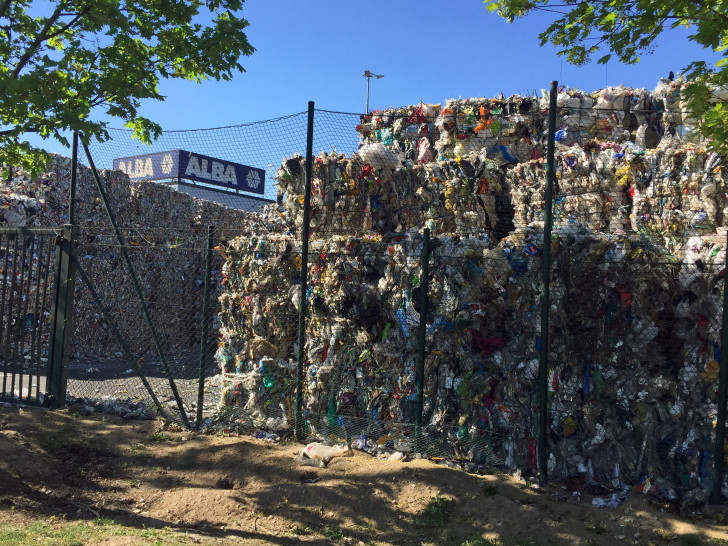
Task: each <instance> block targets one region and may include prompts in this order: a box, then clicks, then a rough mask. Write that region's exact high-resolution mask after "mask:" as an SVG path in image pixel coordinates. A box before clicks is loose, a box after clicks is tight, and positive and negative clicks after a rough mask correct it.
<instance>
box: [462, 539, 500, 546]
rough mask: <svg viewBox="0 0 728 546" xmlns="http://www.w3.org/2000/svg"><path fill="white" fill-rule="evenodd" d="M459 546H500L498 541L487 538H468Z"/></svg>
mask: <svg viewBox="0 0 728 546" xmlns="http://www.w3.org/2000/svg"><path fill="white" fill-rule="evenodd" d="M460 546H501V543H500V541H498V540H491V539H489V538H481V537H477V538H470V539H468V540H466V541H465V542H462V543H461V544H460Z"/></svg>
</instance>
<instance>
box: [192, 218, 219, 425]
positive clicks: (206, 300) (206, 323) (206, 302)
mask: <svg viewBox="0 0 728 546" xmlns="http://www.w3.org/2000/svg"><path fill="white" fill-rule="evenodd" d="M214 231H215V229H214V228H213V227H212V226H207V255H206V256H205V288H204V290H205V292H204V294H203V296H202V337H201V339H200V376H199V380H198V384H197V423H196V425H197V430H200V427H201V426H202V405H203V403H204V401H205V369H206V368H207V354H208V349H209V346H210V340H209V339H208V338H209V336H210V320H209V319H210V317H209V314H210V284H211V282H210V281H211V277H212V244H213V243H212V240H213V239H212V238H213V233H214Z"/></svg>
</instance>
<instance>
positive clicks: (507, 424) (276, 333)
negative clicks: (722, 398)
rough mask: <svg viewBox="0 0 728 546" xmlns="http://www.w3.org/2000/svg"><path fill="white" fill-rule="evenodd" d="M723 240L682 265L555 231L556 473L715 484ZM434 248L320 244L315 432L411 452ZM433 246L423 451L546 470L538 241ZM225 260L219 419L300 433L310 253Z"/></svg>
mask: <svg viewBox="0 0 728 546" xmlns="http://www.w3.org/2000/svg"><path fill="white" fill-rule="evenodd" d="M721 237H722V238H723V239H724V238H725V231H723V233H721V234H720V235H716V237H715V242H714V244H715V246H714V247H713V249H712V250H705V251H702V254H701V253H697V254H696V255H695V256H693V258H692V261H690V262H680V261H677V260H675V259H674V258H672V257H670V256H669V255H667V254H666V253H665V252H664V251H663V250H662V249H660V248H658V247H655V246H653V245H651V243H649V241H647V240H645V239H639V238H628V237H621V238H610V237H607V236H606V235H603V234H598V233H595V232H593V231H590V230H587V229H585V228H583V227H579V228H577V227H570V228H569V227H567V228H561V229H557V230H556V232H555V234H554V238H553V240H552V251H553V263H554V265H553V267H554V274H553V280H552V287H551V293H552V300H551V305H552V309H553V310H554V311H553V312H552V314H551V317H550V323H549V330H550V337H551V342H550V345H549V347H550V351H549V361H550V371H549V399H550V402H549V408H548V419H549V422H548V428H549V431H550V438H551V448H550V453H551V456H550V460H549V464H550V470H551V472H552V475H553V476H554V477H562V478H563V477H566V476H570V475H580V474H581V475H585V476H588V477H589V478H590V479H594V480H599V481H605V480H606V481H612V480H616V481H619V480H622V481H623V482H624V483H637V482H638V481H639V480H640V479H641V478H644V477H645V476H650V475H652V476H653V478H659V479H660V480H661V482H660V483H661V484H662V485H663V487H664V488H665V490H669V489H674V488H677V487H686V486H688V485H690V486H692V485H697V484H698V483H702V484H705V483H706V481H707V480H708V479H709V476H708V474H706V472H707V471H706V469H705V468H704V466H705V465H704V459H705V457H706V448H707V449H708V452H709V446H711V445H712V444H710V441H711V440H710V439H711V435H712V433H713V427H714V425H713V420H714V419H715V414H716V405H715V392H716V389H717V369H718V367H717V360H716V359H717V353H716V347H717V346H718V343H719V339H720V320H719V317H720V313H721V302H722V299H721V298H722V295H721V289H722V277H721V276H720V274H719V273H720V269H722V267H723V266H722V263H723V261H724V259H725V252H724V250H723V249H722V246H721V247H720V250H718V251H717V252H715V253H714V252H713V251H715V250H716V248H718V246H719V243H718V241H719V240H720V239H721ZM421 240H422V238H421V235H420V234H419V233H418V232H417V231H415V230H412V231H410V232H407V233H404V234H397V235H395V234H391V235H390V236H388V237H386V236H385V237H380V236H370V237H362V238H357V237H341V236H338V237H334V238H332V239H329V240H327V241H322V240H318V241H314V242H313V243H312V250H311V256H310V258H311V262H310V266H309V279H310V289H309V292H308V295H307V301H308V305H309V308H310V316H309V318H308V320H307V322H306V330H305V337H306V346H305V350H304V358H305V362H306V375H305V383H304V400H305V406H304V407H305V412H304V417H305V420H306V430H307V432H308V433H309V434H310V435H312V436H313V437H325V438H326V437H328V438H336V439H345V440H347V441H349V442H351V443H353V444H354V445H357V446H360V447H361V446H362V445H367V442H368V445H369V449H377V448H384V447H385V446H388V447H390V448H392V449H397V450H402V451H410V452H411V451H412V450H413V447H414V446H413V441H414V416H415V407H416V405H415V370H416V362H417V357H418V347H417V328H418V326H419V321H420V312H421V309H419V307H418V297H417V295H418V290H420V289H421V288H422V287H421V286H420V267H421V263H420V255H421V244H422V243H421ZM433 243H434V250H433V253H432V263H431V277H430V282H429V285H428V294H429V300H430V304H429V307H428V313H427V320H426V323H427V330H426V332H427V334H426V349H425V350H426V359H425V385H424V393H425V396H424V400H425V404H424V413H423V424H424V425H423V431H424V437H425V440H424V449H423V450H424V452H426V453H427V454H429V455H433V456H445V457H452V458H462V459H467V460H470V461H473V462H475V463H490V464H501V465H505V466H507V467H510V468H521V469H523V470H524V471H531V472H535V471H536V446H537V443H536V438H537V436H538V433H537V423H538V419H540V418H541V416H542V415H543V409H542V408H541V407H540V404H539V401H538V397H537V383H536V382H537V376H538V361H539V351H540V339H541V323H540V303H539V299H538V298H539V291H538V284H539V280H540V276H541V259H542V251H543V238H542V234H541V233H540V231H538V230H533V229H529V228H521V229H518V230H516V231H514V233H512V234H511V235H509V236H508V237H506V238H504V239H503V240H502V241H501V242H500V243H499V244H498V245H497V246H496V247H494V248H489V247H488V244H487V243H486V242H485V241H484V240H476V239H463V238H458V237H450V236H440V237H437V238H436V239H435V240H434V241H433ZM225 253H226V255H227V257H228V261H227V262H226V266H225V275H226V278H227V282H226V285H225V286H226V293H225V294H224V295H223V297H222V302H223V303H222V307H223V311H222V314H221V321H222V327H221V343H220V347H219V349H218V353H217V359H218V362H219V363H220V365H221V367H222V370H223V372H224V374H225V378H226V383H225V384H226V389H225V390H224V394H223V404H224V406H226V407H227V408H228V410H229V411H231V412H235V411H237V412H238V415H239V418H240V419H241V420H242V421H244V422H245V423H247V424H248V425H249V426H252V427H261V428H264V429H268V430H273V431H281V430H286V429H290V427H292V424H293V405H294V400H295V374H296V356H297V345H296V343H297V333H296V328H295V326H294V324H295V319H296V317H297V315H298V311H297V305H298V287H299V282H300V248H298V246H297V244H296V242H295V241H294V240H292V239H291V238H290V237H271V238H260V239H257V240H256V239H253V240H251V239H248V238H240V239H236V240H234V241H231V242H230V243H229V244H228V246H227V247H226V248H225ZM707 256H711V258H710V260H707V259H706V258H707ZM701 259H702V260H705V261H704V263H703V265H702V266H700V267H697V266H696V265H695V263H696V262H697V261H699V260H701Z"/></svg>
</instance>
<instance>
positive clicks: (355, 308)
mask: <svg viewBox="0 0 728 546" xmlns="http://www.w3.org/2000/svg"><path fill="white" fill-rule="evenodd" d="M678 91H679V88H678V87H676V86H675V85H673V84H671V83H664V84H662V87H661V88H659V89H657V90H655V91H654V92H646V91H644V90H629V89H626V88H610V89H607V90H603V91H601V92H599V93H596V94H584V93H580V92H578V91H573V90H560V91H559V93H558V97H556V104H557V107H556V112H555V121H556V129H557V130H556V131H555V135H554V138H553V140H552V142H554V145H555V159H554V164H553V165H554V168H553V184H554V188H553V202H552V205H553V214H552V219H551V228H552V231H551V235H550V239H547V240H544V232H545V231H546V230H545V227H546V225H545V224H546V222H547V219H548V218H547V213H546V211H545V208H546V207H545V204H546V203H545V197H544V196H545V194H546V181H547V164H546V150H547V145H548V143H549V140H550V139H549V138H548V134H547V121H548V116H549V114H552V113H553V111H552V109H551V108H550V107H549V98H550V97H548V96H544V97H541V98H537V97H520V96H515V97H499V98H495V99H467V100H457V101H448V102H447V103H446V104H445V105H442V106H441V105H425V104H420V105H416V106H411V107H406V108H400V109H390V110H386V111H378V112H372V113H368V114H365V115H360V114H348V113H338V112H330V111H324V110H315V111H311V112H310V113H309V116H311V117H308V116H307V115H306V114H296V115H293V116H289V117H286V118H280V119H278V120H272V121H269V122H262V123H259V124H250V125H244V126H236V127H228V128H223V129H220V130H209V131H208V130H204V131H178V132H168V133H165V134H164V136H163V137H162V139H161V140H160V141H158V142H157V143H155V145H154V146H153V147H152V148H149V147H139V146H138V145H136V144H132V141H131V140H128V138H127V137H128V133H122V132H118V133H117V132H113V133H112V135H113V137H114V138H113V139H112V140H111V141H110V142H106V143H96V144H92V145H91V155H92V156H93V159H94V162H95V163H97V164H98V165H100V166H102V167H109V166H111V165H113V164H114V160H116V159H119V158H132V157H135V156H136V157H148V156H149V154H152V153H154V154H157V153H162V152H164V153H165V154H166V153H168V152H170V151H175V150H176V151H180V150H187V151H186V152H185V153H186V154H187V156H188V158H191V157H192V156H193V155H194V154H198V155H200V157H202V155H201V154H204V155H205V157H207V158H208V160H206V161H207V163H205V164H204V165H205V168H204V169H203V168H202V166H203V163H202V160H200V161H199V163H197V164H196V165H197V166H196V167H194V168H193V171H194V172H193V175H194V174H198V173H199V172H206V173H207V174H208V175H209V180H213V178H214V177H213V172H217V173H218V174H220V173H223V174H224V172H226V171H225V169H226V167H225V166H224V162H235V163H241V164H246V165H249V166H251V167H256V168H258V169H262V170H264V171H265V190H264V192H263V194H262V195H263V197H264V198H267V199H269V200H270V202H269V203H266V204H262V201H261V200H260V199H257V200H255V199H252V200H251V198H250V195H249V194H242V193H240V192H239V191H238V192H236V191H234V190H233V191H230V188H227V189H226V190H225V191H221V190H220V189H219V188H217V189H216V188H214V187H213V185H212V184H209V183H205V182H200V181H199V180H193V182H190V183H187V185H185V183H184V182H183V180H182V179H183V178H184V177H182V176H177V177H171V178H170V179H169V180H166V181H165V180H161V181H157V182H148V181H144V180H145V177H146V178H147V179H148V178H149V172H154V171H155V169H157V164H156V163H153V162H152V163H150V166H146V163H145V162H142V163H140V164H139V168H137V166H136V165H137V164H136V163H133V165H131V166H130V165H129V164H128V163H127V164H126V166H125V167H124V168H125V169H126V171H127V174H129V173H131V174H129V176H130V177H131V178H132V179H133V178H135V177H136V178H138V181H136V182H131V183H130V182H129V181H128V179H127V177H126V176H124V175H121V174H119V173H118V172H104V174H103V177H104V181H103V184H104V186H105V187H106V188H107V192H108V194H109V199H108V200H109V203H110V206H109V209H110V210H111V212H112V214H114V215H115V217H116V219H117V223H118V226H119V233H116V232H115V231H114V230H113V229H112V226H111V224H110V223H109V219H108V218H107V213H106V210H105V208H104V205H103V203H101V202H99V199H98V193H97V192H96V191H95V188H94V186H93V183H92V182H93V181H92V179H91V176H90V174H89V173H88V172H86V171H85V170H83V169H82V175H81V177H80V179H79V180H80V181H79V191H78V195H79V199H78V206H79V212H78V218H79V221H78V227H77V231H76V237H77V241H76V246H75V248H74V255H75V259H76V263H77V266H78V267H79V268H80V270H83V271H85V272H86V276H87V277H88V279H87V280H84V282H83V283H81V282H79V281H78V280H77V295H76V296H77V297H76V307H75V312H76V313H77V315H78V316H79V317H83V319H82V320H79V321H77V323H76V327H75V332H74V345H73V347H74V349H73V354H74V355H75V356H76V358H75V359H73V360H72V365H71V366H72V373H71V381H70V383H69V393H71V394H74V393H75V395H76V396H78V395H84V396H102V397H118V396H121V395H124V396H126V395H129V396H139V397H150V396H152V393H155V395H157V396H159V398H160V399H161V401H162V405H164V406H165V407H166V411H176V412H177V418H180V417H181V414H180V413H179V410H180V407H182V408H184V409H183V412H184V414H185V415H186V416H187V417H188V418H189V419H190V420H195V418H196V415H195V410H196V409H198V408H197V407H196V404H198V400H199V387H200V385H201V384H202V386H203V387H204V388H206V389H207V391H208V392H207V393H206V394H205V400H206V405H207V407H206V408H205V410H206V413H204V417H207V416H209V415H213V416H214V418H215V419H217V420H219V421H221V422H224V423H227V424H229V425H230V426H236V427H239V428H243V429H248V430H257V431H258V434H260V435H276V434H278V435H280V434H292V433H293V431H294V429H297V428H299V427H300V434H299V437H300V439H306V438H308V439H314V438H319V439H320V438H324V439H327V440H329V441H333V442H345V443H347V444H350V445H354V446H356V447H360V448H364V449H368V450H370V451H377V450H385V449H394V450H400V451H405V452H411V453H419V454H421V455H423V456H429V457H442V458H449V459H459V460H463V461H468V462H469V463H470V464H473V463H474V464H489V465H504V466H506V467H508V468H520V469H522V470H524V471H526V472H530V473H532V474H534V475H535V474H537V473H538V472H541V471H543V470H544V469H543V468H541V464H540V462H539V454H540V452H541V451H542V450H543V453H544V454H545V455H546V456H547V462H548V472H549V474H550V475H554V476H557V477H565V476H577V477H578V479H579V480H580V483H597V482H598V483H608V484H611V487H613V488H619V487H621V485H623V484H625V483H629V484H636V483H637V484H639V483H640V482H641V483H642V487H644V488H646V489H650V488H652V487H654V486H655V483H658V484H659V490H660V491H661V492H663V493H662V494H663V495H664V496H666V497H668V498H669V497H670V496H673V495H676V494H677V493H675V491H679V490H684V489H687V488H691V487H693V486H695V485H701V486H703V487H709V486H710V483H711V479H712V477H711V476H712V475H711V472H712V466H711V465H712V462H715V461H714V458H715V456H716V451H715V447H714V444H715V424H714V422H715V419H716V416H717V415H718V413H719V411H720V409H719V406H718V399H717V396H718V395H717V389H718V375H719V371H720V362H721V347H722V343H721V335H722V318H723V313H724V309H723V270H724V266H725V260H726V254H725V247H726V236H727V234H726V227H725V219H726V214H725V208H726V187H725V182H724V177H723V167H722V163H721V158H719V157H718V156H716V155H715V154H714V153H712V152H711V151H710V149H709V145H708V143H705V142H702V141H700V139H699V138H698V137H697V136H696V134H695V131H694V121H693V120H691V117H690V112H688V111H687V109H686V108H685V107H684V105H683V104H682V103H681V102H680V99H679V95H678V94H677V93H678ZM309 122H312V123H311V128H312V132H311V133H310V134H307V129H308V127H307V123H309ZM309 139H310V140H309ZM307 144H310V145H311V147H312V149H313V154H312V156H308V155H307V154H306V147H307ZM163 155H164V154H163ZM212 158H217V160H219V162H220V165H222V166H219V167H214V166H213V164H212V163H213V159H212ZM217 160H216V161H217ZM127 161H128V159H127ZM308 161H310V162H311V168H310V170H309V169H308V168H307V164H308ZM170 165H172V163H168V168H169V169H172V167H170ZM160 166H161V163H160ZM177 168H179V165H177ZM59 169H60V168H59ZM205 169H207V170H205ZM215 169H217V170H215ZM59 172H60V170H59ZM145 172H146V173H147V174H145ZM170 172H171V171H170ZM178 174H179V173H178ZM223 174H220V176H223ZM203 178H204V177H203ZM273 181H275V184H273ZM274 186H275V188H274ZM198 192H213V193H214V194H215V195H216V201H217V202H218V203H220V204H214V203H211V202H210V201H209V200H207V197H205V195H207V194H205V195H202V194H200V193H198ZM307 194H308V195H307ZM66 196H67V194H64V193H63V192H61V193H59V194H58V195H56V197H55V199H56V201H57V202H58V203H62V202H63V198H64V197H66ZM200 197H202V199H201V198H200ZM246 200H247V201H246ZM274 201H275V202H274ZM307 202H308V203H309V206H308V209H306V203H307ZM222 205H224V206H222ZM261 205H262V206H261ZM51 209H52V211H55V210H56V209H57V207H55V208H54V207H51ZM241 209H242V210H241ZM53 214H56V216H57V217H58V218H59V219H62V218H63V214H62V212H53ZM49 217H53V216H52V215H50V213H49ZM207 226H214V229H215V236H214V243H213V244H214V246H215V251H214V253H213V259H212V261H211V262H210V264H211V265H210V266H209V267H206V265H207V260H206V256H207V254H208V252H209V251H210V248H209V246H210V245H209V244H208V238H209V233H208V231H207ZM426 233H427V234H429V235H428V236H427V237H426V236H425V234H426ZM428 237H429V238H428ZM426 240H427V241H428V242H425V241H426ZM122 249H124V251H125V253H127V254H128V255H129V257H130V262H131V263H132V265H133V269H134V271H135V275H136V276H137V277H138V281H139V286H140V292H141V294H142V297H141V298H140V297H139V296H138V295H137V294H136V292H135V290H134V289H133V287H132V285H131V283H130V272H129V270H128V267H127V265H126V263H125V262H124V260H122V259H121V257H120V256H121V254H122V252H121V251H122ZM546 250H548V251H549V252H545V251H546ZM547 258H548V259H547ZM304 264H306V266H305V267H304ZM425 265H427V267H426V268H425V267H424V266H425ZM206 269H207V270H208V271H210V273H211V279H212V282H211V286H210V287H209V288H210V290H209V294H210V301H211V302H212V307H213V309H212V311H211V312H210V314H209V315H208V317H207V318H204V317H203V301H204V294H205V293H206V291H205V289H204V285H205V276H206ZM425 269H427V272H425ZM544 271H546V274H547V278H548V279H549V289H550V290H549V296H548V300H546V307H545V308H543V307H542V301H543V300H544V298H545V297H546V296H545V287H544V285H543V283H542V279H543V275H544ZM304 288H305V289H304ZM301 296H303V297H301ZM147 315H148V316H149V317H150V319H149V320H148V319H146V318H145V317H146V316H147ZM203 328H206V329H207V332H208V333H209V336H208V341H207V342H205V341H202V342H201V339H202V333H203ZM545 328H547V329H548V330H547V331H546V330H544V329H545ZM546 334H548V335H546ZM546 339H547V340H548V341H547V342H545V341H544V340H546ZM200 343H203V345H204V347H203V348H202V350H200ZM99 356H104V357H106V358H107V359H108V357H111V358H110V359H109V361H108V364H107V363H105V361H102V360H100V359H99ZM544 362H545V363H546V368H545V372H544V371H543V368H542V366H543V363H544ZM74 366H76V372H73V370H74ZM104 370H107V371H104ZM140 372H141V373H140ZM74 373H75V374H76V375H74ZM544 373H545V375H544ZM107 376H108V377H107ZM200 377H204V379H203V383H200ZM142 378H146V380H147V383H148V385H145V384H144V381H143V379H142ZM106 379H109V381H107V380H106ZM170 379H171V380H173V381H170ZM543 383H545V384H546V387H547V388H546V390H545V392H544V394H543V395H541V394H540V391H539V389H540V385H541V384H543ZM175 390H178V394H175V392H174V391H175ZM297 395H300V397H299V396H297ZM178 399H179V400H178ZM299 401H300V404H301V406H300V407H298V403H299ZM420 404H421V406H420ZM420 408H421V409H420ZM544 423H545V424H546V425H545V429H546V431H547V435H546V438H545V439H544V438H542V437H541V436H540V432H541V431H542V430H543V426H544ZM196 424H197V425H200V424H201V423H200V422H199V420H198V422H197V423H196ZM544 444H546V445H544ZM711 461H712V462H711Z"/></svg>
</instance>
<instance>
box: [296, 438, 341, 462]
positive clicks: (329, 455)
mask: <svg viewBox="0 0 728 546" xmlns="http://www.w3.org/2000/svg"><path fill="white" fill-rule="evenodd" d="M353 456H354V452H353V451H352V450H351V448H350V447H349V446H347V445H335V446H327V445H324V444H322V443H320V442H313V443H310V444H308V445H307V446H306V447H305V448H303V450H301V454H300V457H299V462H300V463H301V464H302V465H304V466H317V467H319V468H324V467H325V466H326V465H327V464H329V462H330V461H331V459H333V458H334V457H353Z"/></svg>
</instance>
